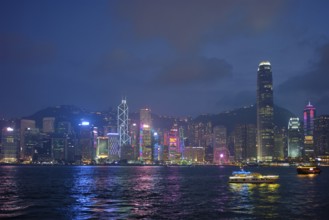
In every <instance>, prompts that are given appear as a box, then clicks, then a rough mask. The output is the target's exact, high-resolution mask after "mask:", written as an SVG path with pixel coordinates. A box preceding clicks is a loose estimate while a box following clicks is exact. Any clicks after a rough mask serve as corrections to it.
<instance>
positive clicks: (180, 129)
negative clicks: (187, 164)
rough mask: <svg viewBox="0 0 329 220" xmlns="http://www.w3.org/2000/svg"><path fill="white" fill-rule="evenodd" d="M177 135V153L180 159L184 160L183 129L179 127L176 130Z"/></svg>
mask: <svg viewBox="0 0 329 220" xmlns="http://www.w3.org/2000/svg"><path fill="white" fill-rule="evenodd" d="M178 133H179V140H178V143H179V153H180V155H181V159H184V150H185V136H184V128H183V127H179V129H178Z"/></svg>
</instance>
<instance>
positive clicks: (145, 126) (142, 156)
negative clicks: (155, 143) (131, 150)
mask: <svg viewBox="0 0 329 220" xmlns="http://www.w3.org/2000/svg"><path fill="white" fill-rule="evenodd" d="M151 128H152V117H151V110H150V109H147V108H146V109H141V110H140V129H139V160H140V161H144V162H145V163H151V162H152V132H151Z"/></svg>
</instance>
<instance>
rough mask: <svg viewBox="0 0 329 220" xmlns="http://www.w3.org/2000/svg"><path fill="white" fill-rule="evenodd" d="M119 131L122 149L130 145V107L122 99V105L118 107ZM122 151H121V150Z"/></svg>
mask: <svg viewBox="0 0 329 220" xmlns="http://www.w3.org/2000/svg"><path fill="white" fill-rule="evenodd" d="M117 124H118V126H117V129H118V133H119V145H120V148H123V147H125V146H129V145H130V136H129V129H128V128H129V125H128V105H127V100H126V99H122V101H121V104H120V105H119V106H118V120H117ZM120 151H121V150H120Z"/></svg>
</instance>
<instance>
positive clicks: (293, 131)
mask: <svg viewBox="0 0 329 220" xmlns="http://www.w3.org/2000/svg"><path fill="white" fill-rule="evenodd" d="M301 144H302V133H301V129H300V122H299V118H290V119H289V123H288V157H290V158H297V157H300V156H302V152H301V150H302V146H301Z"/></svg>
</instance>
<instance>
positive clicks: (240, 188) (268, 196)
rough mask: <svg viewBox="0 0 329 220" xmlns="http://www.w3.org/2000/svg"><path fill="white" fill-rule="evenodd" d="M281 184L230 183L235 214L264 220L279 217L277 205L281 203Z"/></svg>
mask: <svg viewBox="0 0 329 220" xmlns="http://www.w3.org/2000/svg"><path fill="white" fill-rule="evenodd" d="M279 187H280V184H267V183H262V184H252V183H244V184H241V183H230V184H229V189H230V191H231V193H233V202H232V205H235V208H233V209H234V212H235V213H239V214H248V215H251V216H255V215H257V216H262V217H264V218H277V217H279V213H278V209H277V208H276V205H277V204H278V203H279V202H280V195H279V192H278V189H279Z"/></svg>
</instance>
